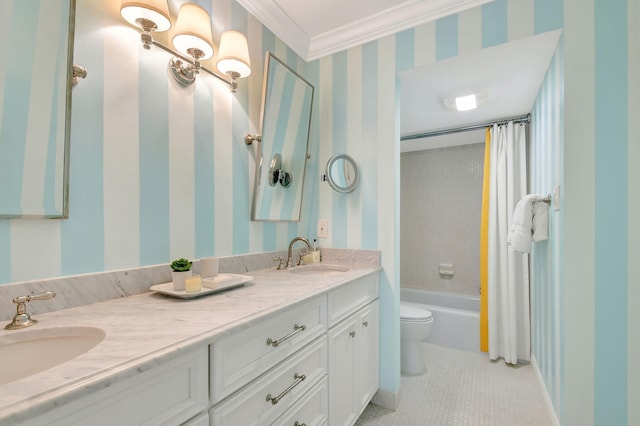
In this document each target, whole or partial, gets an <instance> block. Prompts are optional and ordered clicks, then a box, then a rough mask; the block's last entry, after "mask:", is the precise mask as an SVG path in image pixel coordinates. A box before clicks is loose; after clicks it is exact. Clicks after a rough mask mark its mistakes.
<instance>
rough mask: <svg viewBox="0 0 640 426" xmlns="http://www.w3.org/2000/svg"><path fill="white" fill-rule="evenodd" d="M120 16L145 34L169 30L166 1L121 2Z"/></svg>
mask: <svg viewBox="0 0 640 426" xmlns="http://www.w3.org/2000/svg"><path fill="white" fill-rule="evenodd" d="M120 15H121V16H122V17H123V18H124V20H125V21H127V22H129V23H130V24H131V25H135V26H136V27H140V28H142V29H143V30H144V31H146V32H150V31H167V30H168V29H169V28H171V20H170V19H169V7H168V6H167V0H122V3H121V4H120Z"/></svg>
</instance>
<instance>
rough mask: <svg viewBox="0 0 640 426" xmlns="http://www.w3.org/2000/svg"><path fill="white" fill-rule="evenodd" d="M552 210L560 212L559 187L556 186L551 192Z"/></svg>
mask: <svg viewBox="0 0 640 426" xmlns="http://www.w3.org/2000/svg"><path fill="white" fill-rule="evenodd" d="M553 210H554V211H558V210H560V185H556V187H555V188H554V190H553Z"/></svg>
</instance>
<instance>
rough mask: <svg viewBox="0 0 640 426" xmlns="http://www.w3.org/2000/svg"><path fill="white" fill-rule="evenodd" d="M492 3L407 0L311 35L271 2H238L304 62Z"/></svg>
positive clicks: (464, 0) (486, 0)
mask: <svg viewBox="0 0 640 426" xmlns="http://www.w3.org/2000/svg"><path fill="white" fill-rule="evenodd" d="M320 1H322V0H320ZM491 1H492V0H408V1H405V2H402V3H401V4H399V5H397V6H395V7H393V8H390V9H387V10H384V11H383V12H380V13H378V14H375V15H372V16H367V17H364V18H363V19H360V20H358V21H355V22H353V23H351V24H349V25H345V26H342V27H339V28H336V29H334V30H331V31H329V32H326V33H324V34H320V35H316V36H310V35H309V34H307V33H306V32H305V31H304V29H302V28H300V26H299V25H298V24H297V23H296V22H295V21H294V20H293V19H291V17H290V16H289V15H287V13H286V12H285V11H284V10H282V9H281V8H280V7H279V6H278V5H277V4H276V2H275V1H274V0H238V2H239V3H240V4H241V5H242V6H243V7H244V8H245V9H247V10H248V11H249V12H250V13H251V14H253V15H254V16H255V17H256V18H258V20H260V21H261V22H262V23H263V24H264V25H265V26H266V27H267V28H269V30H271V31H272V32H273V33H274V34H275V35H276V36H277V37H279V38H280V39H281V40H282V41H283V42H285V43H286V44H287V45H288V46H289V47H290V48H291V49H292V50H293V51H294V52H296V54H297V55H298V56H300V57H301V58H303V59H304V60H306V61H307V62H308V61H312V60H315V59H319V58H321V57H324V56H327V55H331V54H333V53H336V52H340V51H342V50H345V49H348V48H350V47H354V46H359V45H361V44H364V43H367V42H369V41H372V40H377V39H379V38H381V37H385V36H388V35H390V34H394V33H397V32H399V31H403V30H406V29H409V28H413V27H415V26H417V25H420V24H423V23H425V22H429V21H433V20H436V19H438V18H442V17H445V16H449V15H452V14H455V13H459V12H461V11H463V10H466V9H470V8H472V7H476V6H479V5H482V4H485V3H489V2H491Z"/></svg>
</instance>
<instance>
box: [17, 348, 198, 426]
mask: <svg viewBox="0 0 640 426" xmlns="http://www.w3.org/2000/svg"><path fill="white" fill-rule="evenodd" d="M207 372H208V359H207V347H206V346H204V347H202V348H200V349H197V350H194V351H192V352H190V353H188V354H186V355H182V356H180V357H178V358H176V359H173V360H171V361H168V362H166V363H164V364H160V365H158V366H157V367H154V368H151V369H150V370H147V371H144V372H142V373H140V374H138V375H136V376H133V377H131V378H129V379H126V380H123V381H121V382H119V383H117V384H115V385H113V386H110V387H107V388H105V389H102V390H99V391H97V392H94V393H91V394H89V395H87V396H84V397H80V398H78V399H76V400H75V401H73V402H70V403H69V404H66V405H64V406H62V407H59V408H55V409H53V410H51V411H48V412H47V413H45V414H43V415H42V416H39V417H36V418H34V419H32V420H30V421H27V422H26V423H22V425H25V426H26V425H28V426H40V425H43V426H44V425H47V426H72V425H77V426H85V425H92V426H102V425H104V426H113V425H123V426H124V425H166V426H175V425H179V424H184V423H186V424H187V425H193V426H201V425H203V424H205V423H204V422H206V421H207V417H208V416H207V414H206V408H207V402H208V399H209V386H208V383H207V377H208V375H207ZM190 419H191V422H190ZM187 422H189V423H187Z"/></svg>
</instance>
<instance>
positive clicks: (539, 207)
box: [531, 201, 549, 243]
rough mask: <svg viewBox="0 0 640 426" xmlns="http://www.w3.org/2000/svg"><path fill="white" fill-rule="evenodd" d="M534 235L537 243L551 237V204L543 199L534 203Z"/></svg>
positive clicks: (532, 237)
mask: <svg viewBox="0 0 640 426" xmlns="http://www.w3.org/2000/svg"><path fill="white" fill-rule="evenodd" d="M532 229H533V235H532V236H531V240H532V241H533V242H534V243H535V242H538V241H543V240H548V239H549V205H548V204H547V203H545V202H543V201H536V202H534V203H533V228H532Z"/></svg>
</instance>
